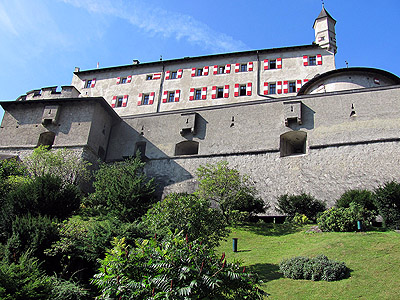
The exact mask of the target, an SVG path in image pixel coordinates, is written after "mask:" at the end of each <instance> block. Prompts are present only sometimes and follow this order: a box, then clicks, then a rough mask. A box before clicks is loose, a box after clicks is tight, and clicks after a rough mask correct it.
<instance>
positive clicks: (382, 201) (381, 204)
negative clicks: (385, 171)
mask: <svg viewBox="0 0 400 300" xmlns="http://www.w3.org/2000/svg"><path fill="white" fill-rule="evenodd" d="M375 204H376V206H377V207H378V212H379V214H380V215H381V216H382V218H383V225H384V226H385V227H388V228H393V229H399V228H400V183H398V182H396V181H391V182H386V183H385V184H384V185H383V186H380V187H378V188H377V189H376V190H375Z"/></svg>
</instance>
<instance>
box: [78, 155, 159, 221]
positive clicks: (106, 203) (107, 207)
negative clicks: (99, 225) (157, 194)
mask: <svg viewBox="0 0 400 300" xmlns="http://www.w3.org/2000/svg"><path fill="white" fill-rule="evenodd" d="M144 165H145V164H144V163H143V162H142V161H141V160H140V157H139V156H137V157H136V158H129V159H127V160H125V161H123V162H116V163H113V164H105V163H103V164H101V165H100V169H99V170H98V171H97V172H96V174H95V182H94V183H93V185H94V188H95V192H94V193H93V194H92V196H91V197H89V198H88V200H87V201H86V203H85V205H86V206H87V207H88V208H89V210H92V211H94V212H95V213H100V214H109V215H111V216H113V217H116V218H118V219H119V220H121V221H123V222H133V221H135V220H137V219H138V218H140V217H141V216H143V215H144V214H145V213H146V211H147V210H148V209H149V208H150V206H151V204H153V203H154V195H153V194H154V190H155V187H154V180H153V179H150V180H149V179H148V178H147V177H146V175H145V174H144V172H143V167H144Z"/></svg>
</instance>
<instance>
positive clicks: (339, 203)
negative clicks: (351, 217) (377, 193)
mask: <svg viewBox="0 0 400 300" xmlns="http://www.w3.org/2000/svg"><path fill="white" fill-rule="evenodd" d="M350 203H357V204H359V205H361V207H363V208H364V209H367V210H369V211H374V212H376V211H377V207H376V205H375V203H374V195H373V193H372V192H370V191H368V190H348V191H346V192H344V193H343V194H342V195H341V196H340V198H339V199H338V200H336V205H335V206H336V207H344V208H348V207H349V206H350Z"/></svg>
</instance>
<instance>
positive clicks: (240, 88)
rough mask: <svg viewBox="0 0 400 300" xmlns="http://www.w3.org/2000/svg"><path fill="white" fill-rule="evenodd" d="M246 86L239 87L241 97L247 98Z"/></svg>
mask: <svg viewBox="0 0 400 300" xmlns="http://www.w3.org/2000/svg"><path fill="white" fill-rule="evenodd" d="M246 94H247V93H246V85H245V84H242V85H240V86H239V96H246Z"/></svg>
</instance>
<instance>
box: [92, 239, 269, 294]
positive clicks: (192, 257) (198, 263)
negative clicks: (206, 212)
mask: <svg viewBox="0 0 400 300" xmlns="http://www.w3.org/2000/svg"><path fill="white" fill-rule="evenodd" d="M113 246H114V247H113V248H112V249H111V250H109V251H108V252H107V254H106V257H105V258H104V259H103V260H101V267H100V268H99V273H98V274H96V275H95V276H94V279H93V283H94V284H95V285H96V286H97V287H98V288H99V289H100V291H101V295H100V298H101V299H109V298H117V299H121V300H125V299H130V300H134V299H138V300H139V299H140V300H150V299H176V300H180V299H182V300H184V299H220V300H222V299H262V295H263V294H264V292H263V291H262V290H260V289H259V287H258V284H259V281H258V279H257V276H256V275H255V274H251V273H248V272H247V271H246V270H245V268H243V267H241V266H240V265H239V264H238V263H229V262H227V261H226V258H225V254H223V255H222V257H221V258H219V257H217V256H216V255H215V254H214V252H213V250H212V249H210V248H208V247H207V246H206V245H204V244H203V245H201V244H200V243H199V242H197V241H194V242H188V241H187V240H185V239H184V238H182V237H181V236H179V235H178V236H171V237H170V239H169V240H168V241H166V240H164V241H157V240H155V239H151V240H141V241H137V243H136V247H134V248H131V247H129V246H127V245H126V244H125V242H124V240H123V239H122V240H115V241H114V243H113Z"/></svg>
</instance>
